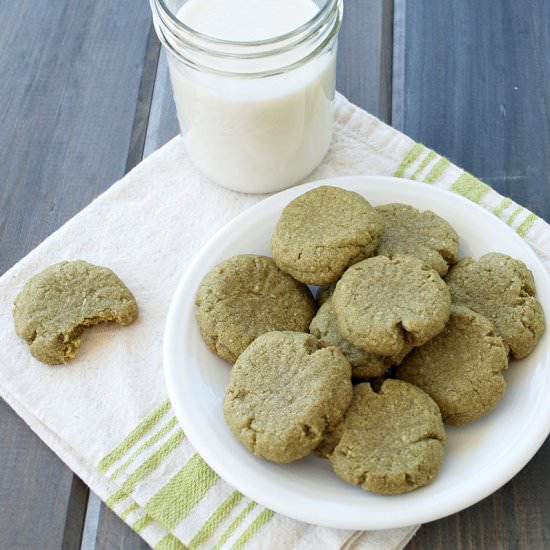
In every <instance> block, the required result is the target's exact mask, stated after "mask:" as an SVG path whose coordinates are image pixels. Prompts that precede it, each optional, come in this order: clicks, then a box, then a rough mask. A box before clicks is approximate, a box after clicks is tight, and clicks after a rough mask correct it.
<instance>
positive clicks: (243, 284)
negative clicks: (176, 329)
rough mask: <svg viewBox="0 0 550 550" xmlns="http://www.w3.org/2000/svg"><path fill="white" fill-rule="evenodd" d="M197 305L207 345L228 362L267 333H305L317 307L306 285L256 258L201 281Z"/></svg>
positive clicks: (228, 263) (228, 264) (241, 259)
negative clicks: (286, 331) (275, 331)
mask: <svg viewBox="0 0 550 550" xmlns="http://www.w3.org/2000/svg"><path fill="white" fill-rule="evenodd" d="M195 303H196V305H197V310H196V317H197V321H198V323H199V328H200V331H201V334H202V337H203V339H204V341H205V342H206V344H207V346H208V347H209V348H210V349H211V350H212V351H213V352H214V353H216V354H218V355H219V356H220V357H222V358H223V359H225V360H226V361H229V362H230V363H234V362H235V361H236V360H237V357H239V355H240V354H241V353H242V352H243V351H244V350H245V349H246V347H247V346H248V344H250V342H252V341H253V340H254V339H255V338H256V337H258V336H260V335H261V334H264V333H265V332H270V331H274V330H292V331H298V332H306V331H307V329H308V327H309V323H310V322H311V319H312V318H313V315H314V314H315V309H316V305H315V301H314V300H313V297H312V296H311V293H310V291H309V289H308V288H307V287H306V286H305V285H303V284H301V283H299V282H298V281H295V280H294V279H293V278H292V277H291V276H290V275H287V274H286V273H283V272H282V271H281V270H280V269H279V268H278V267H277V266H276V265H275V262H274V261H273V260H272V259H271V258H268V257H266V256H255V255H253V254H245V255H242V256H233V257H232V258H229V259H228V260H225V261H223V262H221V263H220V264H218V265H217V266H216V267H215V268H214V269H213V270H212V271H211V272H210V273H208V274H207V275H206V277H204V279H203V280H202V282H201V284H200V286H199V289H198V291H197V295H196V297H195Z"/></svg>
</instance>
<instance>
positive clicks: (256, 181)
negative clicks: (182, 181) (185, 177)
mask: <svg viewBox="0 0 550 550" xmlns="http://www.w3.org/2000/svg"><path fill="white" fill-rule="evenodd" d="M151 6H152V10H153V21H154V25H155V29H156V32H157V34H158V36H159V38H160V40H161V42H162V44H163V45H164V47H165V48H166V50H167V52H168V66H169V70H170V79H171V82H172V89H173V93H174V100H175V103H176V109H177V113H178V120H179V125H180V130H181V134H182V136H183V139H184V141H185V144H186V147H187V151H188V153H189V156H190V157H191V159H192V160H193V162H194V163H195V165H196V166H197V167H198V168H199V169H200V170H201V171H202V172H203V173H204V174H206V175H207V176H208V177H210V178H211V179H212V180H213V181H215V182H217V183H218V184H220V185H222V186H224V187H228V188H229V189H233V190H235V191H242V192H245V193H268V192H272V191H278V190H280V189H284V188H286V187H289V186H291V185H294V184H295V183H297V182H298V181H300V180H301V179H302V178H304V177H305V176H307V175H308V174H309V173H310V172H311V171H312V170H313V169H314V168H315V167H316V166H317V165H318V164H319V163H320V162H321V160H322V158H323V157H324V156H325V154H326V152H327V150H328V147H329V144H330V139H331V134H332V122H333V102H334V90H335V68H336V43H337V35H338V30H339V28H340V22H341V19H342V0H151Z"/></svg>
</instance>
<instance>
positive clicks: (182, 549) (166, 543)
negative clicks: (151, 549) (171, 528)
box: [155, 534, 187, 550]
mask: <svg viewBox="0 0 550 550" xmlns="http://www.w3.org/2000/svg"><path fill="white" fill-rule="evenodd" d="M155 550H187V546H185V544H182V543H181V542H180V541H179V540H178V539H177V538H176V537H175V536H174V535H170V534H168V535H166V536H165V537H164V538H163V539H161V540H160V542H158V543H157V544H156V546H155Z"/></svg>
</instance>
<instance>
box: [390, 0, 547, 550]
mask: <svg viewBox="0 0 550 550" xmlns="http://www.w3.org/2000/svg"><path fill="white" fill-rule="evenodd" d="M394 10H395V26H394V82H393V84H394V86H393V118H392V120H393V124H394V125H395V126H396V127H398V128H399V129H401V130H403V131H405V132H406V133H407V134H409V135H410V136H411V137H413V138H414V139H416V140H418V141H421V142H423V143H425V144H426V145H428V146H429V147H432V148H434V149H436V150H437V151H438V152H439V153H442V154H444V155H446V156H447V157H449V158H450V159H451V160H452V161H453V162H456V163H457V164H458V165H460V166H462V167H464V168H466V169H467V170H469V171H471V172H472V173H473V174H475V175H476V176H479V177H480V178H481V179H483V180H485V181H486V182H487V183H489V184H491V185H492V186H493V187H495V188H496V189H497V190H498V191H500V192H501V193H503V194H505V195H508V196H510V197H512V198H513V199H514V200H516V201H517V202H519V203H521V204H523V205H524V206H526V207H528V208H530V209H532V210H534V211H535V212H536V213H537V214H539V215H542V216H543V217H545V218H546V219H547V220H550V200H549V198H550V86H549V83H550V55H548V53H549V52H550V26H549V25H548V21H549V20H550V3H549V2H545V1H544V0H530V1H529V2H522V3H518V2H514V1H513V0H502V1H501V2H476V1H474V0H465V1H463V2H454V1H453V0H442V1H439V2H431V1H429V0H417V1H415V2H405V0H396V2H395V7H394ZM549 462H550V441H547V442H546V444H545V445H544V446H543V447H542V449H541V450H540V451H539V452H538V454H537V455H536V456H535V458H534V459H533V460H532V461H531V462H530V463H529V465H528V466H527V467H526V468H525V469H524V470H523V471H522V472H521V473H520V474H519V475H518V476H516V477H515V478H514V479H513V480H512V481H510V482H509V483H508V484H507V485H505V486H504V487H503V488H502V489H501V490H499V491H498V492H496V493H495V494H494V495H492V496H490V497H488V498H487V499H485V500H483V501H482V502H481V503H479V504H477V505H476V506H473V507H471V508H469V509H467V510H465V511H463V512H461V513H459V514H455V515H453V516H451V517H449V518H446V519H444V520H441V521H437V522H433V523H431V524H428V525H425V526H423V527H422V528H421V529H420V531H419V533H418V534H417V536H416V537H415V538H414V539H413V541H412V542H411V543H410V545H409V546H408V548H411V550H412V549H417V548H418V549H424V548H433V549H442V550H443V549H447V548H464V549H471V550H474V549H475V550H478V549H483V548H486V549H493V548H503V549H509V548H518V549H525V550H527V549H529V550H531V549H539V548H540V549H542V548H548V547H549V545H550V522H549V516H548V512H547V511H548V509H549V507H550V476H549V475H548V463H549Z"/></svg>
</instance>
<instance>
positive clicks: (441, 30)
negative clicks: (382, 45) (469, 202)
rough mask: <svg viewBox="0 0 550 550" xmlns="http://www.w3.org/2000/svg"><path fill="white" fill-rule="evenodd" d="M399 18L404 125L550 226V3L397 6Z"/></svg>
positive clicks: (400, 120)
mask: <svg viewBox="0 0 550 550" xmlns="http://www.w3.org/2000/svg"><path fill="white" fill-rule="evenodd" d="M399 13H403V17H404V23H403V25H404V29H403V31H404V37H403V34H401V33H400V34H399V36H397V35H396V40H398V41H399V40H401V41H402V43H401V44H398V43H397V42H396V48H395V49H396V51H395V56H396V58H397V61H396V63H395V70H396V73H397V74H395V83H394V84H395V86H394V92H395V93H394V105H393V110H394V119H393V123H394V125H395V126H396V127H398V128H399V129H402V130H404V131H405V132H406V133H408V134H409V135H410V136H411V137H412V138H414V139H416V140H418V141H421V142H423V143H425V144H426V145H428V146H429V147H433V148H435V149H437V151H438V152H439V153H441V154H443V155H446V156H447V157H449V158H450V159H451V160H452V161H453V162H456V163H457V164H459V165H461V166H462V167H464V168H465V169H467V170H469V171H471V172H472V173H473V174H475V175H476V176H478V177H480V178H481V179H483V180H485V181H486V182H487V183H489V184H490V185H492V186H493V187H495V188H496V189H497V190H498V191H500V192H502V193H504V194H506V195H509V196H511V197H512V198H513V199H514V200H516V201H518V202H519V203H521V204H523V205H525V206H527V207H529V208H531V209H533V210H534V211H535V212H536V213H537V214H539V215H542V216H543V217H545V218H546V219H550V201H548V196H549V192H550V87H549V82H550V55H549V52H550V25H549V24H548V21H549V20H550V3H549V2H547V1H546V0H529V1H528V2H514V1H513V0H502V1H501V2H477V1H475V0H465V1H462V2H454V1H453V0H442V1H439V2H430V1H429V0H420V1H415V2H405V1H404V0H397V1H396V18H397V19H398V20H399V17H398V14H399ZM399 59H402V62H398V60H399Z"/></svg>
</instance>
